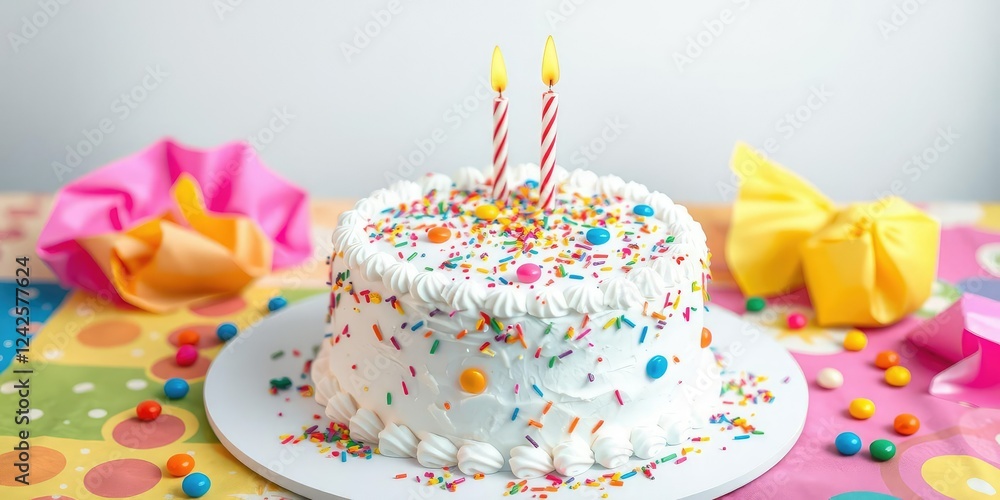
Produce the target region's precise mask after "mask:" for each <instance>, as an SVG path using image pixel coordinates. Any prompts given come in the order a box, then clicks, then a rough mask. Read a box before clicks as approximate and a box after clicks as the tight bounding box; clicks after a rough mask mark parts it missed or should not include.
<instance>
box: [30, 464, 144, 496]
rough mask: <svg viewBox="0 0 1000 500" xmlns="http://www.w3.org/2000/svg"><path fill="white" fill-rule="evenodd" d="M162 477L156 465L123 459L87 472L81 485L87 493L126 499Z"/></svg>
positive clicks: (139, 492) (142, 491)
mask: <svg viewBox="0 0 1000 500" xmlns="http://www.w3.org/2000/svg"><path fill="white" fill-rule="evenodd" d="M32 475H34V474H32ZM162 476H163V472H162V471H161V470H160V467H159V466H157V465H156V464H153V463H151V462H147V461H145V460H139V459H137V458H123V459H121V460H112V461H110V462H104V463H103V464H100V465H97V466H96V467H94V468H93V469H90V470H89V471H87V475H86V476H84V477H83V485H84V486H85V487H86V488H87V491H89V492H91V493H93V494H95V495H98V496H102V497H105V498H128V497H134V496H137V495H141V494H143V493H145V492H147V491H149V490H151V489H153V486H156V483H159V482H160V478H161V477H162Z"/></svg>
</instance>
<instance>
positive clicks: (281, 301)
mask: <svg viewBox="0 0 1000 500" xmlns="http://www.w3.org/2000/svg"><path fill="white" fill-rule="evenodd" d="M287 305H288V301H287V300H285V298H284V297H282V296H281V295H279V296H277V297H272V298H271V300H269V301H267V310H268V311H271V312H274V311H277V310H278V309H281V308H282V307H285V306H287Z"/></svg>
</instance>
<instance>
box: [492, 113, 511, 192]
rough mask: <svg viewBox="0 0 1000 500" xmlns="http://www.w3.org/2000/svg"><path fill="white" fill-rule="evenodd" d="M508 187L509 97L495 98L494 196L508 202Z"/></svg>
mask: <svg viewBox="0 0 1000 500" xmlns="http://www.w3.org/2000/svg"><path fill="white" fill-rule="evenodd" d="M509 194H510V193H509V190H508V187H507V98H506V97H503V96H499V97H497V98H496V99H494V100H493V198H494V199H495V200H497V201H499V202H503V203H506V202H507V197H508V195H509Z"/></svg>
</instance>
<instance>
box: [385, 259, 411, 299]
mask: <svg viewBox="0 0 1000 500" xmlns="http://www.w3.org/2000/svg"><path fill="white" fill-rule="evenodd" d="M416 277H417V269H416V268H415V267H413V266H411V265H409V264H407V263H406V262H397V263H395V264H393V265H391V266H389V268H388V269H386V270H385V274H383V275H382V283H383V284H384V285H385V286H386V287H387V288H389V289H390V290H393V291H396V292H400V293H405V292H408V291H409V290H410V285H412V284H413V280H414V279H415V278H416Z"/></svg>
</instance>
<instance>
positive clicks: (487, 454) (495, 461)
mask: <svg viewBox="0 0 1000 500" xmlns="http://www.w3.org/2000/svg"><path fill="white" fill-rule="evenodd" d="M457 458H458V469H459V470H461V471H462V472H463V473H465V474H468V475H470V476H471V475H473V474H493V473H494V472H497V471H499V470H500V469H502V468H503V464H504V460H503V455H501V454H500V452H499V451H497V449H496V448H494V447H493V445H491V444H489V443H481V442H469V443H466V444H464V445H462V447H461V448H459V449H458V457H457Z"/></svg>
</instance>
